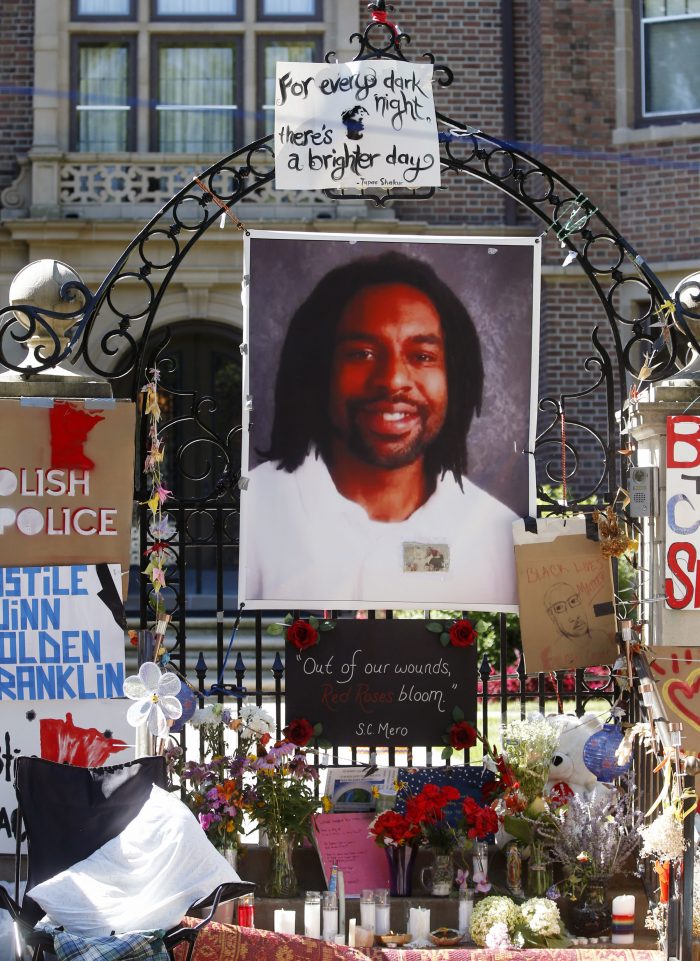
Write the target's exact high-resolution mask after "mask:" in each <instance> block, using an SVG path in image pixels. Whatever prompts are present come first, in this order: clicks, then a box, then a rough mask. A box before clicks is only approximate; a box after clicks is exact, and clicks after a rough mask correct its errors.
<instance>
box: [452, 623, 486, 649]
mask: <svg viewBox="0 0 700 961" xmlns="http://www.w3.org/2000/svg"><path fill="white" fill-rule="evenodd" d="M449 634H450V644H451V645H452V646H453V647H470V646H471V645H472V644H475V643H476V639H477V637H478V636H479V635H478V634H477V633H476V631H475V630H474V627H473V625H472V622H471V621H467V620H464V619H462V620H459V621H455V622H454V624H453V625H452V627H451V628H450V631H449Z"/></svg>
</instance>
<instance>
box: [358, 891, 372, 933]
mask: <svg viewBox="0 0 700 961" xmlns="http://www.w3.org/2000/svg"><path fill="white" fill-rule="evenodd" d="M360 924H361V925H362V927H363V928H371V929H372V930H373V931H374V929H375V927H376V905H375V903H374V891H371V890H366V891H363V892H362V897H361V898H360Z"/></svg>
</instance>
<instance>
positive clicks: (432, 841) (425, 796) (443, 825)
mask: <svg viewBox="0 0 700 961" xmlns="http://www.w3.org/2000/svg"><path fill="white" fill-rule="evenodd" d="M459 797H460V794H459V791H458V790H457V788H455V787H452V786H451V785H445V786H444V787H438V786H437V785H436V784H426V785H425V787H423V789H422V790H421V792H420V793H419V794H416V795H411V796H410V797H408V798H407V800H406V811H405V813H404V814H400V813H399V812H398V811H384V812H383V813H382V814H379V815H378V816H377V817H376V818H375V819H374V821H373V822H372V823H371V824H370V828H369V833H370V836H371V837H373V838H374V840H375V841H376V843H377V844H379V845H381V846H382V847H400V846H402V845H408V846H413V847H417V846H418V845H420V844H428V845H430V846H431V847H433V848H435V849H436V850H444V849H445V848H446V850H447V851H451V850H453V849H454V847H456V846H457V843H458V840H457V836H456V834H455V832H454V829H453V828H452V827H451V826H450V824H449V823H448V822H447V820H446V817H445V808H446V807H447V805H448V804H449V803H450V802H451V801H457V800H458V799H459Z"/></svg>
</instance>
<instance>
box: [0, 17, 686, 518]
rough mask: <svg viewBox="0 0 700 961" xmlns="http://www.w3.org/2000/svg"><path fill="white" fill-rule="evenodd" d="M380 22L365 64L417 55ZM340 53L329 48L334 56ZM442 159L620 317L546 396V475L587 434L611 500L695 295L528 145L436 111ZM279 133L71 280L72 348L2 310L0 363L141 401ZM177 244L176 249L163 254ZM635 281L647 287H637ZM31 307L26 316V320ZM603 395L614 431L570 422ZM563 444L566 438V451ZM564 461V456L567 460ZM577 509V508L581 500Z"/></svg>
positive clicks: (221, 483) (229, 487)
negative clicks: (624, 303) (212, 251)
mask: <svg viewBox="0 0 700 961" xmlns="http://www.w3.org/2000/svg"><path fill="white" fill-rule="evenodd" d="M369 8H370V10H371V17H372V18H371V21H370V22H369V24H368V25H367V26H366V28H365V29H364V31H363V32H362V33H355V34H353V36H352V38H351V40H353V41H356V42H357V43H358V45H359V51H358V53H357V55H356V57H355V58H354V59H355V60H366V59H395V60H402V61H405V60H406V56H405V50H406V49H407V48H408V47H409V45H410V43H411V38H410V37H409V36H408V35H407V34H404V33H400V32H399V31H398V29H397V28H396V27H395V26H394V25H393V24H392V23H391V22H390V20H389V14H390V12H391V10H392V9H393V8H391V7H387V5H386V3H385V0H377V2H376V3H371V4H369ZM333 57H334V54H333V53H332V52H331V53H329V54H327V57H326V59H327V60H329V61H330V60H332V59H333ZM422 57H423V58H424V59H426V60H428V61H429V62H431V63H432V64H433V65H434V68H435V73H436V79H437V82H438V84H439V85H440V86H443V87H446V86H449V84H451V83H452V79H453V75H452V71H451V70H450V68H449V67H448V66H446V65H444V64H439V63H437V62H436V59H435V57H434V55H433V54H432V53H430V52H425V53H423V54H422ZM437 117H438V121H439V125H440V126H439V138H440V142H441V159H442V164H443V167H444V169H445V170H448V171H452V172H454V173H458V174H462V175H468V176H470V177H472V178H475V179H477V180H479V181H482V182H484V183H486V184H488V185H490V186H492V187H494V188H496V189H498V190H500V191H502V192H503V193H505V194H506V195H507V196H509V197H511V198H513V199H514V200H515V201H517V202H518V204H520V205H521V206H522V207H524V208H526V209H527V210H528V211H530V213H531V214H533V215H534V216H535V217H536V218H537V219H538V220H539V221H540V222H541V223H542V225H543V231H544V233H547V232H549V231H551V232H553V234H554V235H555V236H556V238H557V239H558V240H559V241H560V243H561V245H562V247H564V248H566V249H567V250H568V251H569V252H570V256H571V257H572V258H573V259H575V260H576V261H577V262H578V264H579V265H580V267H581V269H582V270H583V272H584V274H585V275H586V277H587V279H588V280H589V282H590V284H591V286H592V288H593V290H594V291H595V293H596V295H597V297H598V299H599V301H600V304H601V305H602V309H603V313H604V315H605V320H606V321H607V323H606V324H605V325H604V326H603V327H602V330H605V331H607V337H608V339H611V342H612V355H611V353H610V351H609V350H608V349H607V347H606V346H604V344H603V340H602V338H601V332H602V330H601V327H600V326H597V327H596V328H595V330H594V331H593V333H592V338H591V339H592V347H593V348H594V352H593V353H592V354H591V355H590V356H589V357H587V358H585V360H584V369H585V371H586V372H587V373H588V374H590V377H591V383H590V385H589V386H587V387H586V388H585V389H583V390H581V391H578V392H573V393H568V394H567V393H561V394H559V395H552V396H545V397H542V398H540V411H541V412H542V417H543V419H544V424H543V427H542V429H541V431H540V434H539V437H538V439H537V444H536V455H537V457H538V458H539V459H540V461H541V467H542V471H543V476H544V477H545V478H546V479H548V480H550V481H551V482H552V483H561V482H562V481H564V482H565V481H566V479H567V478H568V477H569V476H573V474H574V473H575V472H576V467H577V460H578V450H577V444H576V443H575V441H573V440H570V439H565V440H564V442H563V443H564V451H565V454H566V455H568V456H567V457H566V462H568V467H567V466H566V465H565V461H564V459H563V458H561V457H560V456H559V455H558V456H557V457H556V458H555V457H554V456H553V455H552V456H551V459H549V460H548V459H547V458H548V456H549V455H550V452H551V451H553V450H554V449H555V448H558V449H560V448H561V446H562V435H561V431H560V425H561V423H562V421H565V422H566V423H567V425H568V426H569V428H570V429H572V430H573V431H574V432H575V431H577V430H578V431H580V432H581V433H582V434H583V435H585V436H587V437H588V438H589V439H590V440H591V442H592V443H594V444H595V445H596V446H597V447H598V449H599V452H600V463H601V469H600V473H599V477H598V478H597V480H596V481H595V483H594V485H593V488H592V489H591V490H587V491H585V492H583V494H582V496H581V497H580V498H579V499H580V500H583V499H584V498H589V497H590V496H591V495H595V496H597V497H598V498H599V499H603V500H604V499H605V497H606V496H607V497H609V496H610V492H611V491H612V492H614V491H616V490H617V488H618V486H619V485H620V484H622V482H623V481H624V478H625V474H626V460H625V458H623V457H621V456H619V455H618V454H617V453H616V452H617V450H618V448H619V446H620V445H619V442H618V439H617V433H618V429H619V428H618V427H617V425H616V421H615V412H616V410H618V409H621V408H622V407H623V406H624V403H625V401H626V400H627V397H628V392H629V385H630V383H631V382H634V381H638V382H641V381H643V380H644V379H648V380H660V379H662V378H664V377H667V376H668V375H669V374H670V373H672V372H673V371H674V370H675V369H676V368H677V367H678V366H682V364H683V362H684V360H685V356H686V352H687V351H688V349H693V350H695V351H698V352H700V345H699V344H698V342H697V341H696V340H695V338H694V336H693V334H692V333H691V331H690V328H689V326H688V319H696V318H697V319H700V315H696V314H691V313H689V311H688V310H687V309H685V310H684V307H683V305H682V304H681V302H680V296H681V294H682V292H683V291H682V290H679V291H677V292H676V297H675V300H673V301H672V300H671V297H670V295H669V293H668V291H667V290H666V289H665V288H664V286H663V284H662V283H661V282H660V280H659V279H658V278H657V277H656V275H655V274H654V272H653V270H652V268H651V267H650V266H649V264H648V263H647V262H646V260H645V259H644V258H643V257H642V256H640V255H639V254H638V253H637V252H636V251H635V250H634V248H633V247H632V246H631V244H630V243H629V242H628V241H627V240H626V239H625V238H624V237H623V236H622V235H621V234H620V233H619V231H618V230H617V229H616V228H615V227H614V225H613V224H611V223H610V221H609V220H608V219H607V218H606V217H605V216H604V214H603V213H602V212H601V211H599V210H598V208H597V207H596V206H595V205H594V203H593V202H592V201H591V200H590V199H589V198H588V197H587V196H585V195H584V194H583V193H582V192H581V191H579V190H578V189H577V188H576V187H575V186H574V185H573V184H571V183H569V182H568V181H567V180H566V179H564V178H563V177H562V176H560V175H559V174H558V173H557V172H556V171H555V170H553V169H552V168H550V167H548V166H547V165H545V164H543V163H542V162H540V161H539V160H537V159H536V158H535V157H532V156H530V155H529V154H527V153H525V152H524V151H523V150H521V149H520V148H519V147H518V146H516V145H514V144H511V143H508V142H506V141H503V140H499V139H497V138H495V137H492V136H490V135H488V134H486V133H484V132H482V131H481V130H477V129H475V128H473V127H470V126H469V125H467V124H464V123H461V122H459V121H456V120H453V119H452V118H450V117H448V116H446V115H445V114H442V113H438V114H437ZM272 141H273V135H270V136H267V137H263V138H260V139H258V140H256V141H254V142H252V143H250V144H248V145H247V146H245V147H243V148H240V149H238V150H236V151H234V152H233V153H231V154H230V155H229V156H227V157H225V158H223V159H221V160H219V161H217V162H216V163H215V164H213V165H212V166H211V167H209V168H208V169H207V170H205V171H203V172H202V173H201V174H200V175H199V176H197V177H195V178H193V180H192V181H191V182H190V183H189V184H188V185H187V186H186V187H184V188H183V189H182V190H180V191H179V192H178V193H177V194H176V195H174V196H173V197H172V198H171V199H170V200H169V201H168V202H167V203H166V204H165V205H164V206H163V208H162V209H161V210H160V211H159V212H158V213H157V214H156V215H155V216H154V217H153V218H152V219H151V220H150V221H149V223H147V224H146V225H145V226H144V227H143V228H142V229H141V230H140V231H139V233H138V234H137V235H136V236H135V237H134V239H133V240H132V241H131V242H130V243H129V244H128V246H127V247H126V248H125V249H124V251H123V252H122V254H121V256H120V257H119V258H118V260H117V262H116V263H115V264H114V266H113V267H112V268H111V269H110V271H109V273H108V274H107V276H106V277H105V279H104V280H103V281H102V283H101V284H100V286H99V288H98V289H97V290H96V291H95V292H94V293H92V292H90V291H89V290H88V289H87V288H86V287H84V286H82V285H81V284H78V283H67V284H65V285H64V286H63V288H62V290H61V297H62V299H64V300H65V301H66V302H68V303H70V304H75V303H78V304H79V306H78V307H76V308H75V309H74V310H73V313H72V314H70V315H69V316H73V317H74V318H75V325H74V327H73V329H72V332H71V333H72V336H71V337H70V340H69V342H68V343H67V344H66V345H65V346H62V345H61V343H60V341H59V339H58V337H57V336H56V334H55V333H54V332H53V330H52V329H51V326H50V322H51V320H52V319H54V318H56V317H58V316H62V317H65V314H61V315H58V314H56V313H52V312H51V311H48V310H45V309H41V308H39V307H36V306H33V305H31V304H23V305H14V306H8V307H5V308H3V309H1V310H0V363H2V364H3V365H4V366H5V367H7V368H9V369H10V370H13V371H17V372H18V373H20V374H21V375H22V376H23V377H24V378H26V379H30V378H31V377H33V376H35V375H37V374H39V373H41V372H43V371H47V370H50V369H51V368H53V367H56V366H57V365H58V364H60V363H62V362H64V361H69V362H70V363H71V364H76V363H79V365H80V366H81V367H83V368H85V369H87V370H88V371H90V372H92V373H94V374H96V375H98V376H99V377H104V378H107V379H109V380H113V381H120V382H121V388H120V394H121V395H122V396H125V395H128V396H131V397H132V398H133V399H136V397H137V395H138V392H139V390H140V386H141V384H142V382H143V378H144V370H145V368H146V366H147V358H148V356H149V353H151V352H152V351H153V344H152V342H151V340H152V338H151V332H152V327H153V323H154V319H155V317H156V314H157V311H158V308H159V306H160V304H161V302H162V300H163V297H164V294H165V292H166V290H167V288H168V285H169V283H170V281H171V280H172V278H173V276H174V275H175V273H176V271H177V270H178V268H179V267H180V265H181V264H182V262H183V261H184V259H185V258H186V256H187V254H188V253H189V251H190V250H191V248H192V246H193V245H194V244H195V243H197V241H198V240H199V239H200V238H201V237H202V236H203V234H204V233H205V232H206V231H207V230H209V228H210V227H212V226H213V225H214V224H215V223H216V222H217V221H218V220H219V218H220V217H221V216H229V217H231V218H232V219H233V220H234V221H235V222H236V224H237V226H238V228H239V229H241V230H245V229H246V228H245V226H244V225H243V224H242V223H241V222H240V221H239V220H238V218H237V217H236V215H235V213H234V212H233V208H235V206H236V205H237V204H238V203H240V201H242V200H243V199H244V198H245V197H247V196H249V195H250V194H253V193H254V192H255V191H258V190H260V189H261V188H263V187H264V186H265V185H266V184H268V183H269V182H271V181H272V179H273V178H274V167H273V166H272V167H271V166H270V161H274V152H273V149H272ZM434 192H435V191H434V188H431V189H423V190H408V189H401V188H388V189H387V190H386V191H384V192H381V191H380V192H377V191H376V188H375V189H368V190H348V189H342V190H327V191H325V193H326V195H327V196H328V197H329V198H332V199H334V200H336V201H339V202H343V201H347V200H352V201H355V202H357V200H364V201H370V202H371V203H373V204H376V205H379V206H384V205H385V204H387V203H388V202H390V201H397V200H398V201H407V200H411V201H413V200H424V199H427V198H429V197H431V196H432V195H433V194H434ZM163 247H165V250H163ZM629 285H634V287H632V288H629ZM125 288H126V289H129V290H130V292H131V293H132V294H133V293H134V292H138V294H139V299H140V303H139V306H138V307H136V308H135V309H134V308H132V309H130V310H128V309H126V308H125V307H124V306H122V305H121V304H120V301H121V300H122V295H123V291H124V289H125ZM626 288H629V289H634V290H635V291H640V292H641V294H642V296H643V297H644V299H645V300H646V302H647V308H646V310H645V311H644V313H643V315H642V316H641V317H636V318H633V317H630V316H625V315H624V314H623V313H622V312H621V309H620V306H619V301H620V296H621V293H622V291H624V290H625V289H626ZM17 314H20V315H21V316H22V319H23V323H20V321H19V320H18V318H17ZM37 334H41V335H43V336H44V337H45V338H48V339H49V340H50V344H51V346H50V347H48V348H47V347H46V346H43V347H38V348H35V349H34V350H33V356H31V357H29V358H28V359H27V360H25V361H24V363H23V364H22V365H20V364H18V363H17V362H16V361H15V360H13V350H12V348H13V347H14V349H15V351H16V349H17V348H16V345H17V344H27V342H28V341H29V340H30V339H31V338H32V337H33V336H35V335H37ZM652 353H653V356H654V361H653V373H649V372H648V371H647V370H646V366H649V365H646V366H645V357H646V358H647V359H648V358H649V355H650V354H652ZM596 392H604V395H605V409H606V411H607V416H606V425H605V429H604V432H601V430H600V429H599V428H596V427H595V426H591V425H589V424H586V423H585V422H583V421H579V420H576V419H571V420H569V419H567V415H566V411H567V405H570V404H571V403H572V402H573V401H574V400H576V399H581V398H584V397H587V396H589V395H593V394H595V393H596ZM203 400H204V399H203V398H198V397H197V398H193V419H196V412H197V411H199V410H201V405H202V403H203ZM219 441H220V447H221V449H222V450H229V449H230V447H231V445H230V439H229V440H228V441H227V440H226V439H219ZM553 445H554V446H553ZM557 461H559V463H557ZM235 481H236V470H235V465H234V464H232V463H228V462H227V463H226V466H225V468H224V471H223V475H222V476H221V477H220V478H219V479H218V480H217V482H216V483H214V484H211V483H210V484H208V485H207V492H206V493H205V495H204V496H203V498H202V501H203V502H206V501H209V500H212V499H216V498H217V497H220V496H221V494H222V493H223V492H224V491H228V492H232V491H234V490H235ZM569 506H575V505H571V504H570V505H569Z"/></svg>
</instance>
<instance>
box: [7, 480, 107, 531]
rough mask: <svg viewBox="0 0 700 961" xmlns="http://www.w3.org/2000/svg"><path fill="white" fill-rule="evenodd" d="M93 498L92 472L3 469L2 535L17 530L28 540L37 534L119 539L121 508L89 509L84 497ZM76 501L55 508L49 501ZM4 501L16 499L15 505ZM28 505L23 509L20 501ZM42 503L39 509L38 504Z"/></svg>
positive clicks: (13, 502) (13, 501)
mask: <svg viewBox="0 0 700 961" xmlns="http://www.w3.org/2000/svg"><path fill="white" fill-rule="evenodd" d="M89 496H90V471H89V470H61V469H58V468H52V469H50V470H44V469H42V468H34V467H32V468H29V467H22V468H20V469H19V470H17V471H13V470H9V469H8V468H7V467H0V536H2V535H3V534H5V533H7V532H9V531H11V530H17V531H18V532H19V533H20V534H24V535H25V536H26V537H33V536H35V535H37V534H48V535H50V536H51V535H53V536H60V537H67V536H70V535H80V536H83V537H90V536H93V535H98V536H102V537H109V536H115V535H116V534H117V533H118V532H117V530H116V529H115V523H116V515H117V508H116V507H87V506H86V505H85V504H81V503H80V500H81V498H89ZM56 497H60V498H74V499H75V504H74V505H73V504H72V505H71V506H69V507H66V506H63V505H61V506H52V505H51V504H48V505H47V503H46V499H47V498H56ZM4 498H12V506H10V505H9V504H8V503H7V502H5V503H3V500H4ZM20 500H21V501H22V503H25V502H26V506H20V505H19V503H18V501H20ZM38 500H41V504H40V505H39V506H37V501H38Z"/></svg>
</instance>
